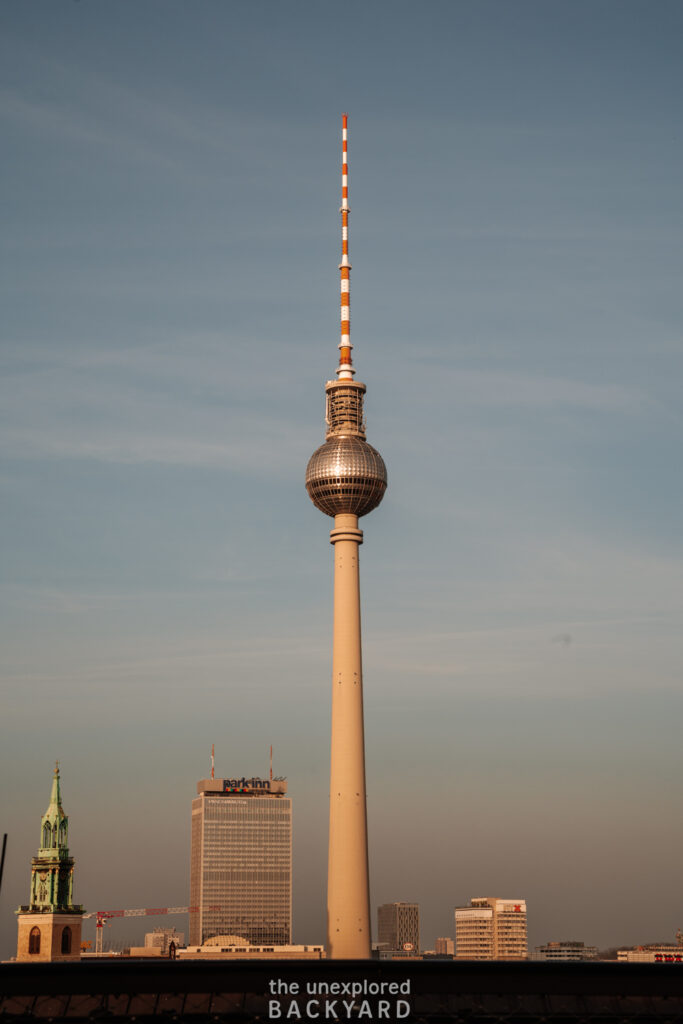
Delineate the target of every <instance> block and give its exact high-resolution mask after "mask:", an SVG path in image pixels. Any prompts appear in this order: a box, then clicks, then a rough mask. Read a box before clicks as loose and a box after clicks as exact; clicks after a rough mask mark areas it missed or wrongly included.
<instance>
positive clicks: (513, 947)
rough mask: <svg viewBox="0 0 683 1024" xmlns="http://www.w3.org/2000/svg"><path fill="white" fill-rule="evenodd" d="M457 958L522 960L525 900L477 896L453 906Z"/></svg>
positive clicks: (525, 941)
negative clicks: (467, 903)
mask: <svg viewBox="0 0 683 1024" xmlns="http://www.w3.org/2000/svg"><path fill="white" fill-rule="evenodd" d="M455 956H456V959H457V960H526V958H527V938H526V903H525V901H524V900H504V899H499V898H498V897H481V898H476V899H473V900H471V901H470V905H469V906H468V907H456V908H455Z"/></svg>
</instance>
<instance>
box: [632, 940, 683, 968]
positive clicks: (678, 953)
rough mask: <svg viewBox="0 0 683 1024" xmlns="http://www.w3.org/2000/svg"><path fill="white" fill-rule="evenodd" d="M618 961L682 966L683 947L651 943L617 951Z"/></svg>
mask: <svg viewBox="0 0 683 1024" xmlns="http://www.w3.org/2000/svg"><path fill="white" fill-rule="evenodd" d="M617 960H618V961H619V963H622V964H661V963H666V964H672V963H676V964H680V963H683V946H678V945H676V946H674V945H672V944H669V943H665V942H651V943H649V944H648V945H646V946H636V947H635V948H634V949H619V950H617Z"/></svg>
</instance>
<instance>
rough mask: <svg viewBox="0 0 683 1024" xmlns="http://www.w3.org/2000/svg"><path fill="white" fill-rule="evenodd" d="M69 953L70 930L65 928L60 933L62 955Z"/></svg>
mask: <svg viewBox="0 0 683 1024" xmlns="http://www.w3.org/2000/svg"><path fill="white" fill-rule="evenodd" d="M70 952H71V929H70V928H69V926H68V925H67V927H66V928H65V929H64V930H63V932H62V953H70Z"/></svg>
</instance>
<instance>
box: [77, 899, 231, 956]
mask: <svg viewBox="0 0 683 1024" xmlns="http://www.w3.org/2000/svg"><path fill="white" fill-rule="evenodd" d="M211 909H212V910H220V907H211ZM197 910H199V907H142V908H138V909H136V910H93V911H92V913H90V914H84V915H83V917H84V918H85V917H95V918H97V921H96V923H95V929H96V931H95V953H96V954H100V953H102V940H103V936H104V922H105V921H106V920H108V918H110V917H154V916H155V915H157V914H190V913H192V912H193V911H197Z"/></svg>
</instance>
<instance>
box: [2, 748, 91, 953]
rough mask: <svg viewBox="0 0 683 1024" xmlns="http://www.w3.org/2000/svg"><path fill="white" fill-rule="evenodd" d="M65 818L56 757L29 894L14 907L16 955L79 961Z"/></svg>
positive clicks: (79, 914)
mask: <svg viewBox="0 0 683 1024" xmlns="http://www.w3.org/2000/svg"><path fill="white" fill-rule="evenodd" d="M68 833H69V819H68V818H67V816H66V814H65V813H64V809H63V807H62V795H61V791H60V785H59V762H58V763H57V765H56V767H55V771H54V776H53V778H52V792H51V793H50V803H49V806H48V808H47V810H46V811H45V814H44V815H43V817H42V820H41V822H40V846H39V847H38V854H37V856H35V857H34V858H33V860H32V861H31V897H30V903H29V904H28V906H23V907H19V910H18V911H17V915H18V925H19V935H18V940H17V960H27V961H30V960H32V961H40V960H62V961H63V960H79V959H80V956H81V926H82V923H83V907H81V906H77V905H76V904H74V902H73V882H74V860H73V857H70V856H69V847H68Z"/></svg>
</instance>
